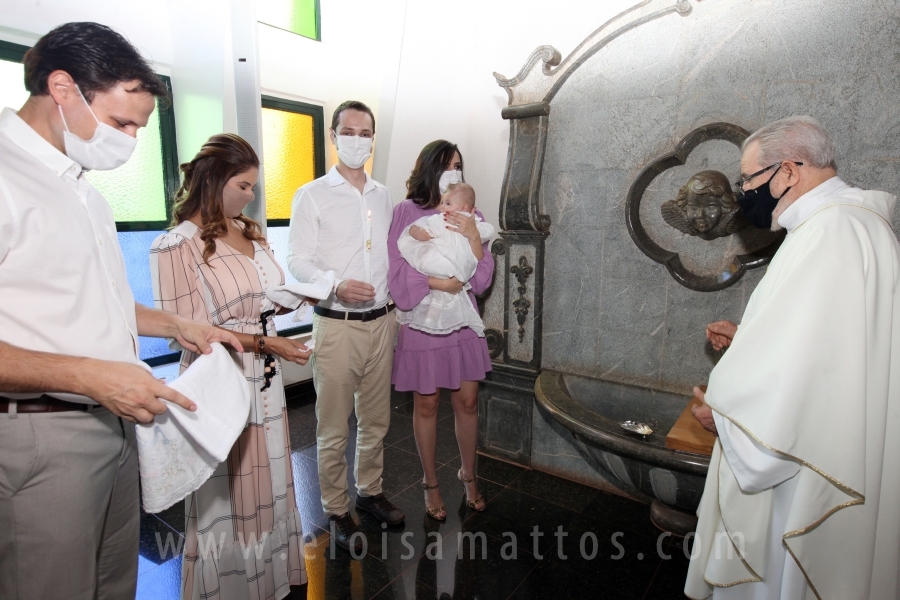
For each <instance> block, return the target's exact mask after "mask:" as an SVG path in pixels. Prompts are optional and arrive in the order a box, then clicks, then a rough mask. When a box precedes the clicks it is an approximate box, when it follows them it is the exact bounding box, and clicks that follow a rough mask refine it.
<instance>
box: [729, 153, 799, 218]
mask: <svg viewBox="0 0 900 600" xmlns="http://www.w3.org/2000/svg"><path fill="white" fill-rule="evenodd" d="M780 169H781V165H779V166H778V168H777V169H775V173H772V176H771V177H769V180H768V181H767V182H765V183H764V184H762V185H761V186H759V187H758V188H755V189H752V190H747V191H746V192H741V193H740V194H739V195H738V204H740V206H741V211H742V212H743V213H744V218H745V219H747V221H749V222H750V224H751V225H753V226H754V227H758V228H760V229H771V228H772V212H773V211H774V210H775V207H776V206H777V205H778V201H779V200H781V198H783V197H784V195H785V194H787V193H788V192H789V191H791V188H787V189H786V190H784V192H783V193H782V194H781V196H779V197H778V198H776V197H775V196H773V195H772V189H771V188H770V187H769V186H770V185H771V183H772V180H773V179H774V178H775V175H776V174H777V173H778V171H779V170H780Z"/></svg>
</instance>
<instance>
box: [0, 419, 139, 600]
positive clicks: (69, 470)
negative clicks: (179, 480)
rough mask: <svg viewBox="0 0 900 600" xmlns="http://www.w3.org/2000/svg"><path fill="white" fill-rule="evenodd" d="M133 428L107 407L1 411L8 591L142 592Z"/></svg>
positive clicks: (30, 596) (1, 536)
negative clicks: (80, 409)
mask: <svg viewBox="0 0 900 600" xmlns="http://www.w3.org/2000/svg"><path fill="white" fill-rule="evenodd" d="M138 494H139V492H138V462H137V446H136V444H135V438H134V426H133V425H131V424H130V423H123V422H122V421H121V420H120V419H119V418H118V417H116V416H114V415H113V414H112V413H110V412H109V411H108V410H106V409H105V408H96V409H93V410H91V411H90V412H77V411H76V412H61V413H40V414H19V415H16V418H10V415H8V414H2V413H0V598H3V600H14V599H20V600H35V599H37V598H41V599H46V600H50V599H51V598H52V599H56V598H67V599H70V600H74V599H77V600H93V599H94V598H98V599H109V600H120V599H122V598H134V596H135V591H136V587H137V567H138V544H139V539H140V512H139V509H138Z"/></svg>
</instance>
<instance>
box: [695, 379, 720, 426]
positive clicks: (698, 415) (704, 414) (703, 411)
mask: <svg viewBox="0 0 900 600" xmlns="http://www.w3.org/2000/svg"><path fill="white" fill-rule="evenodd" d="M694 396H696V397H697V398H699V399H700V401H701V402H703V404H701V405H699V406H697V405H694V406H692V407H691V414H692V415H694V418H695V419H697V420H698V421H700V424H701V425H703V429H705V430H707V431H710V432H712V433H714V434H716V435H719V431H718V430H717V429H716V420H715V419H713V412H712V409H711V408H710V407H709V405H708V404H707V403H706V394H704V393H703V390H701V389H700V388H698V387H695V388H694Z"/></svg>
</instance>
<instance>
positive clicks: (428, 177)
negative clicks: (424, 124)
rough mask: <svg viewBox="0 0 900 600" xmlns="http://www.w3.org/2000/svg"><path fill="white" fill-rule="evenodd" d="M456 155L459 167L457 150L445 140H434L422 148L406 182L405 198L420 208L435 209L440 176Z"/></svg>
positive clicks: (438, 198) (438, 194) (438, 202)
mask: <svg viewBox="0 0 900 600" xmlns="http://www.w3.org/2000/svg"><path fill="white" fill-rule="evenodd" d="M457 153H459V162H460V165H463V158H462V153H460V152H459V148H458V147H457V146H456V144H452V143H450V142H448V141H447V140H435V141H433V142H431V143H430V144H427V145H426V146H425V147H424V148H422V151H421V152H420V153H419V158H417V159H416V165H415V166H414V167H413V170H412V173H410V174H409V179H407V180H406V197H407V198H408V199H411V200H412V201H413V202H415V203H416V205H418V206H420V207H422V208H437V205H438V204H440V202H441V188H440V181H441V175H443V173H444V171H445V170H446V169H447V165H449V164H450V161H451V160H453V155H454V154H457ZM463 168H465V166H464V165H463ZM463 181H465V178H463Z"/></svg>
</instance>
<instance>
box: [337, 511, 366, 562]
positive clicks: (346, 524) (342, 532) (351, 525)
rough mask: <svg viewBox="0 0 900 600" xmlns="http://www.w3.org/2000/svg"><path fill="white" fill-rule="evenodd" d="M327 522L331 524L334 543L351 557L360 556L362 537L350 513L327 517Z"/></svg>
mask: <svg viewBox="0 0 900 600" xmlns="http://www.w3.org/2000/svg"><path fill="white" fill-rule="evenodd" d="M328 520H329V521H330V522H331V527H330V529H331V536H332V538H333V539H334V543H335V544H337V545H338V546H340V547H341V548H343V549H344V550H347V551H348V552H350V553H351V554H352V555H353V556H359V555H360V554H362V550H363V545H362V537H363V536H362V533H360V531H359V527H357V526H356V521H354V520H353V517H351V516H350V513H349V512H346V513H344V514H342V515H338V516H335V515H331V516H330V517H328ZM354 533H360V535H357V536H355V537H354V535H353V534H354Z"/></svg>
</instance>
